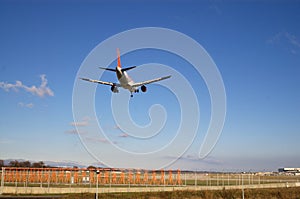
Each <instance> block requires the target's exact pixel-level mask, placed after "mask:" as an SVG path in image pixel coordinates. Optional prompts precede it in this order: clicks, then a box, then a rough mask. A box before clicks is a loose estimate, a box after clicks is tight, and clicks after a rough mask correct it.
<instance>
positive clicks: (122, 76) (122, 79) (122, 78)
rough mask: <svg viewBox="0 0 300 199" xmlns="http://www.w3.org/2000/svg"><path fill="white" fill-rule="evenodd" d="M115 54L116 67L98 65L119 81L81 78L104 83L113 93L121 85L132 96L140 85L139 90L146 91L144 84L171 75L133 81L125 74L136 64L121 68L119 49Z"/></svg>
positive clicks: (116, 91)
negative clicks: (114, 75) (112, 73)
mask: <svg viewBox="0 0 300 199" xmlns="http://www.w3.org/2000/svg"><path fill="white" fill-rule="evenodd" d="M117 56H118V65H117V66H116V69H112V68H102V67H100V69H104V70H108V71H113V72H115V73H116V75H117V78H118V80H119V83H113V82H105V81H100V80H94V79H88V78H80V79H82V80H85V81H89V82H93V83H98V84H104V85H108V86H111V91H112V92H113V93H118V92H119V88H120V87H122V88H124V89H127V90H129V92H130V93H131V95H130V96H131V97H133V94H132V93H138V92H139V87H141V91H142V92H146V91H147V87H146V86H145V85H147V84H151V83H154V82H158V81H161V80H164V79H168V78H170V77H171V75H169V76H165V77H160V78H156V79H151V80H147V81H143V82H136V83H135V82H134V81H133V80H132V79H131V78H130V77H129V76H128V74H127V72H126V71H127V70H130V69H133V68H135V67H136V66H131V67H128V68H122V66H121V58H120V51H119V49H117Z"/></svg>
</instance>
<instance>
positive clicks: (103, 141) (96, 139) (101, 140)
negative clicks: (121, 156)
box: [84, 137, 117, 144]
mask: <svg viewBox="0 0 300 199" xmlns="http://www.w3.org/2000/svg"><path fill="white" fill-rule="evenodd" d="M84 139H85V140H86V141H89V142H96V143H103V144H109V143H110V142H112V143H113V144H117V142H116V141H109V140H107V139H105V138H97V137H85V138H84Z"/></svg>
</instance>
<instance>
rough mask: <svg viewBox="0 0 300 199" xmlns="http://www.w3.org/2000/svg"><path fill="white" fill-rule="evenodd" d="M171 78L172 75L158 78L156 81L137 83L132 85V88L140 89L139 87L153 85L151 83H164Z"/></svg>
mask: <svg viewBox="0 0 300 199" xmlns="http://www.w3.org/2000/svg"><path fill="white" fill-rule="evenodd" d="M170 77H171V75H169V76H165V77H160V78H156V79H151V80H147V81H144V82H137V83H134V84H132V85H131V86H132V87H139V86H142V85H146V84H151V83H154V82H159V81H162V80H164V79H168V78H170Z"/></svg>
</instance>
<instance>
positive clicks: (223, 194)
mask: <svg viewBox="0 0 300 199" xmlns="http://www.w3.org/2000/svg"><path fill="white" fill-rule="evenodd" d="M244 197H245V198H247V199H268V198H272V199H300V187H293V188H292V187H291V188H277V189H246V190H244ZM49 198H54V196H53V197H51V196H49ZM55 198H61V199H94V198H95V194H92V193H80V194H66V195H61V196H57V195H56V196H55ZM98 198H99V199H102V198H105V199H118V198H119V199H181V198H185V199H241V198H242V190H225V189H223V190H216V191H208V190H204V191H173V192H144V193H143V192H140V193H101V194H99V195H98Z"/></svg>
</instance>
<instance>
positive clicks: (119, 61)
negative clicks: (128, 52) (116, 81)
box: [117, 48, 122, 68]
mask: <svg viewBox="0 0 300 199" xmlns="http://www.w3.org/2000/svg"><path fill="white" fill-rule="evenodd" d="M117 56H118V67H119V68H122V66H121V58H120V50H119V48H117Z"/></svg>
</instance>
